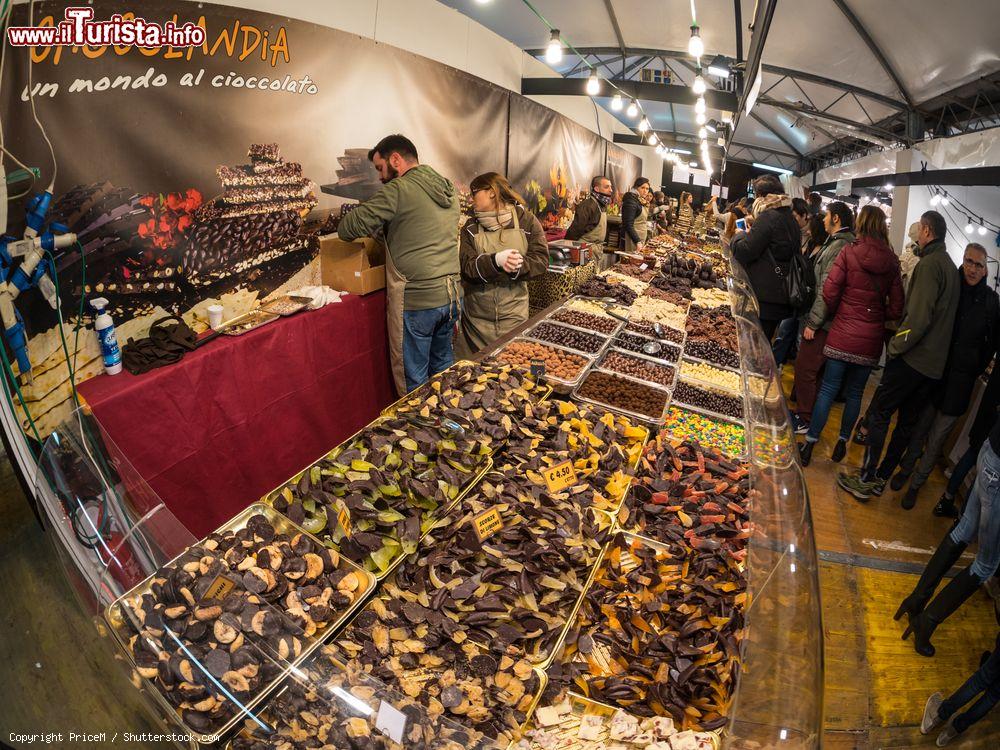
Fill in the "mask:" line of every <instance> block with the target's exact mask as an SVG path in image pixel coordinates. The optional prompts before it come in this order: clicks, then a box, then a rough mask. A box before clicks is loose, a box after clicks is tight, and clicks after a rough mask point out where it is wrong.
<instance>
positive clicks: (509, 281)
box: [455, 172, 549, 357]
mask: <svg viewBox="0 0 1000 750" xmlns="http://www.w3.org/2000/svg"><path fill="white" fill-rule="evenodd" d="M469 188H470V190H471V192H472V201H473V208H474V210H475V216H474V217H473V218H471V219H469V220H468V221H467V222H466V223H465V226H464V227H462V231H461V240H460V242H459V260H460V263H461V266H462V286H463V288H464V291H465V300H464V302H463V307H462V324H461V330H460V332H459V336H458V340H457V341H456V345H455V346H456V349H457V351H458V353H459V356H463V357H468V356H471V355H472V354H475V353H476V352H478V351H479V350H481V349H484V348H486V347H487V346H489V345H490V344H491V343H493V342H494V341H496V340H497V339H498V338H500V337H501V336H503V335H505V334H507V333H508V332H510V331H511V330H513V329H514V328H516V327H517V326H519V325H521V324H522V323H523V322H524V321H526V320H527V319H528V279H530V278H534V277H536V276H541V275H542V274H543V273H545V271H546V269H547V268H548V267H549V246H548V243H547V242H546V240H545V231H544V230H543V229H542V225H541V223H540V222H539V221H538V219H537V218H536V217H535V216H534V214H532V213H531V212H530V211H529V210H528V209H527V207H526V206H525V202H524V198H522V197H521V196H520V195H519V194H518V192H517V191H516V190H514V188H513V187H511V184H510V183H509V182H508V181H507V178H506V177H504V176H503V175H501V174H498V173H497V172H487V173H485V174H481V175H479V176H478V177H476V178H475V179H474V180H473V181H472V184H471V185H470V186H469Z"/></svg>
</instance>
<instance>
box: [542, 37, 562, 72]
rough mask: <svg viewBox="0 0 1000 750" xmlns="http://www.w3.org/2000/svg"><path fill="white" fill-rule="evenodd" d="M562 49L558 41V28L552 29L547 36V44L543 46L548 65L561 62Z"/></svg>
mask: <svg viewBox="0 0 1000 750" xmlns="http://www.w3.org/2000/svg"><path fill="white" fill-rule="evenodd" d="M562 58H563V51H562V42H561V41H559V29H552V33H551V35H550V36H549V44H548V46H547V47H546V48H545V62H547V63H548V64H549V65H556V64H557V63H560V62H562Z"/></svg>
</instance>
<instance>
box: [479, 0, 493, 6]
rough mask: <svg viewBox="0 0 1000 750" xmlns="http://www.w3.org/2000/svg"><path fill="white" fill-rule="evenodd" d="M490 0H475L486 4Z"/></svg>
mask: <svg viewBox="0 0 1000 750" xmlns="http://www.w3.org/2000/svg"><path fill="white" fill-rule="evenodd" d="M489 1H490V0H476V2H477V3H479V4H480V5H486V4H487V3H488V2H489Z"/></svg>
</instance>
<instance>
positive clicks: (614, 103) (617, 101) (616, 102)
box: [611, 94, 624, 112]
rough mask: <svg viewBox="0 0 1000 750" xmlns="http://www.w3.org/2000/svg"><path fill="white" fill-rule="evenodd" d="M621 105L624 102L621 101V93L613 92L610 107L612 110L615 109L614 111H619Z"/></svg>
mask: <svg viewBox="0 0 1000 750" xmlns="http://www.w3.org/2000/svg"><path fill="white" fill-rule="evenodd" d="M623 106H624V102H623V101H622V95H621V94H615V95H614V96H613V97H611V109H612V110H613V111H615V112H621V111H622V107H623Z"/></svg>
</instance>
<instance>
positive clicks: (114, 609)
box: [104, 503, 376, 744]
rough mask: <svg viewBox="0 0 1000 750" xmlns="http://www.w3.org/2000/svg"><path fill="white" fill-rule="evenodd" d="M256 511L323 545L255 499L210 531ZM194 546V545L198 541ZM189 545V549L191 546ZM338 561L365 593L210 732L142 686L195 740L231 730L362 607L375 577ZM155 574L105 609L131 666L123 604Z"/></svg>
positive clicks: (233, 526) (242, 521) (238, 524)
mask: <svg viewBox="0 0 1000 750" xmlns="http://www.w3.org/2000/svg"><path fill="white" fill-rule="evenodd" d="M257 514H261V515H264V516H265V517H266V518H267V519H268V521H270V522H271V523H272V524H273V525H274V526H275V530H276V531H278V532H279V533H285V532H289V531H292V532H295V533H298V534H303V535H305V536H306V537H307V538H308V539H310V540H311V541H312V542H314V543H315V545H316V546H317V547H323V546H324V545H323V543H322V542H320V540H319V539H317V538H316V537H315V536H313V535H312V534H310V533H309V532H308V531H305V530H304V529H303V528H302V527H300V526H298V525H297V524H295V523H294V522H293V521H291V520H290V519H289V518H286V517H285V516H283V515H281V514H280V513H278V511H276V510H275V509H274V508H272V507H270V506H268V505H265V504H263V503H254V504H253V505H251V506H249V507H248V508H246V509H244V510H243V511H242V512H241V513H239V514H238V515H237V516H236V517H235V518H232V519H230V520H229V521H227V522H226V523H225V524H223V525H222V526H220V527H219V528H218V529H216V530H215V531H214V532H212V533H213V534H218V533H224V532H233V531H239V530H240V529H243V528H245V527H246V524H247V521H248V520H249V519H250V517H251V516H254V515H257ZM209 536H211V535H209ZM202 541H203V540H202ZM201 543H202V542H201V541H199V542H198V544H201ZM195 546H197V544H196V545H195ZM188 549H190V547H189V548H188ZM187 551H188V550H187V549H185V550H184V551H183V552H181V553H180V554H178V555H177V556H176V557H174V558H173V559H172V560H170V561H169V562H167V563H166V564H164V565H163V566H161V568H160V569H161V570H162V569H163V568H167V567H169V566H171V565H173V564H174V563H175V562H176V561H177V560H178V559H180V558H181V557H182V556H183V555H184V554H185V553H186V552H187ZM339 562H340V564H341V565H344V566H346V567H349V568H352V569H353V571H352V572H355V573H358V574H359V575H360V576H362V580H365V581H367V582H368V586H367V587H366V589H365V591H364V593H363V594H360V595H359V596H358V597H357V598H356V599H355V600H354V602H353V603H352V604H351V606H350V607H348V608H347V609H346V610H344V611H343V612H342V613H341V614H340V615H339V616H338V617H337V619H336V620H335V621H333V622H332V623H330V624H328V625H326V626H325V627H324V628H322V629H317V631H316V634H315V635H314V636H313V637H312V638H313V640H312V642H311V643H308V644H307V645H306V647H305V648H303V649H302V653H301V654H300V655H299V656H298V657H297V658H296V659H295V660H294V661H292V662H290V663H289V664H288V666H287V667H285V668H284V669H282V670H281V672H280V674H279V675H278V676H277V677H276V678H275V679H274V680H272V681H271V682H270V683H268V684H267V685H266V686H265V687H263V688H262V689H261V690H259V691H258V693H257V694H256V695H255V696H253V697H252V698H251V699H250V700H248V701H247V702H246V703H245V704H244V705H245V709H246V710H245V711H242V712H241V711H239V710H237V711H236V712H235V714H234V715H233V716H231V717H230V718H229V719H227V720H226V722H225V723H224V724H223V725H222V726H221V727H218V728H217V729H216V730H215V732H213V733H211V734H203V733H201V732H199V731H197V730H194V729H192V728H191V727H189V726H187V724H185V723H184V720H183V718H182V715H181V714H180V712H179V710H178V709H177V708H176V707H175V706H173V705H172V704H171V703H170V701H168V700H167V698H166V696H164V695H163V693H162V692H161V691H160V690H159V689H158V688H157V687H156V685H155V684H154V683H153V682H152V681H151V680H148V679H146V678H145V677H139V680H140V681H141V683H142V685H143V688H144V689H145V691H146V692H148V694H149V695H150V696H151V697H152V698H153V699H154V700H155V702H156V703H157V704H158V706H159V708H160V709H161V710H166V712H167V716H170V715H173V716H175V717H176V721H178V722H179V723H180V724H181V726H183V727H184V728H185V729H186V730H187V732H188V733H190V734H191V735H192V736H193V737H194V738H196V740H197V741H198V742H199V743H200V744H211V743H212V742H214V741H215V739H216V738H217V737H219V736H223V735H226V734H228V733H229V732H230V731H232V730H233V728H234V727H236V725H237V724H239V722H240V721H242V719H243V716H244V714H246V713H249V712H250V711H251V710H252V709H253V708H254V707H255V706H256V705H258V704H259V703H260V702H261V701H262V700H264V698H266V697H267V695H268V694H269V693H271V691H273V690H274V689H275V688H276V687H277V686H278V685H279V684H280V683H281V682H282V681H283V680H284V679H285V677H287V676H288V674H289V673H290V672H291V671H292V670H294V669H295V668H296V667H298V665H299V664H301V663H302V662H303V661H304V660H305V659H306V658H308V657H309V655H310V654H312V653H313V651H315V650H316V648H318V647H319V646H320V645H321V644H322V643H323V641H324V640H325V639H327V638H329V637H330V636H332V635H333V634H334V633H335V632H337V631H338V630H340V628H341V627H342V626H343V625H344V624H346V623H347V621H348V620H350V619H351V617H352V616H353V615H354V614H355V612H357V611H358V610H360V609H361V606H362V605H363V604H364V603H365V602H366V601H367V599H368V597H369V596H370V595H371V593H372V592H373V591H374V590H375V586H376V580H375V577H374V576H373V575H372V574H371V573H369V572H368V571H366V570H364V569H363V568H362V567H361V566H360V565H357V564H355V563H353V562H351V561H350V560H348V559H347V558H346V557H344V556H343V555H341V556H340V561H339ZM157 575H158V572H157V573H154V574H153V575H151V576H149V577H148V578H146V579H145V580H144V581H142V582H141V583H139V584H137V585H136V586H133V587H132V588H131V589H129V590H128V591H126V592H125V593H124V594H122V595H121V596H120V597H118V598H117V599H115V601H113V602H112V603H111V604H109V605H108V607H107V608H106V609H105V610H104V619H105V621H106V622H107V623H108V626H109V628H110V630H111V632H112V633H113V634H114V638H115V641H116V642H117V643H118V645H119V647H120V648H121V649H122V651H123V652H124V654H125V656H126V658H127V659H128V660H129V663H130V664H131V665H132V666H133V667H134V666H135V660H134V659H133V656H132V650H131V649H130V648H129V645H128V641H129V638H127V637H126V636H125V633H124V630H125V627H126V617H127V616H126V615H125V614H124V613H123V611H122V610H123V608H125V607H128V606H129V605H128V604H127V603H128V602H129V601H130V600H133V599H137V598H141V597H142V595H143V594H146V593H149V592H150V590H151V587H152V583H153V580H154V579H155V578H156V577H157Z"/></svg>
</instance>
